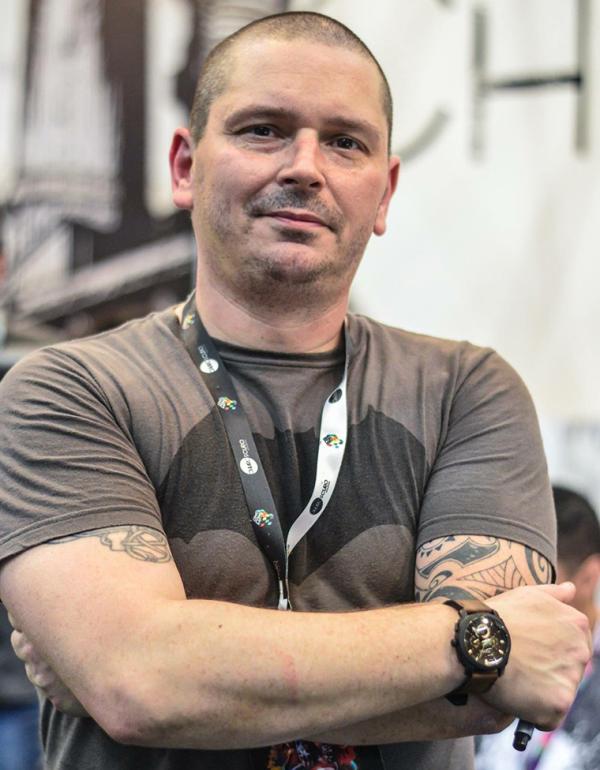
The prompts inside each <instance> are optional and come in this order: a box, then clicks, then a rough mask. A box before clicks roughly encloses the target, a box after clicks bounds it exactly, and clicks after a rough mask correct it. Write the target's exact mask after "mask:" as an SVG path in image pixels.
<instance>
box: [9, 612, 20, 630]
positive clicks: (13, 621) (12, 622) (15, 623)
mask: <svg viewBox="0 0 600 770" xmlns="http://www.w3.org/2000/svg"><path fill="white" fill-rule="evenodd" d="M8 622H9V623H10V624H11V626H12V627H13V628H14V629H15V631H20V630H21V629H20V628H19V624H18V623H17V621H16V620H15V619H14V617H13V616H12V615H11V614H10V612H9V613H8Z"/></svg>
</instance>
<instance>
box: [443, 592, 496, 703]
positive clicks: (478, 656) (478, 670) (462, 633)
mask: <svg viewBox="0 0 600 770" xmlns="http://www.w3.org/2000/svg"><path fill="white" fill-rule="evenodd" d="M445 604H446V605H448V606H450V607H452V608H453V609H454V610H456V611H457V612H458V619H457V620H456V622H455V625H454V637H453V639H452V640H451V646H452V647H453V648H454V651H455V653H456V658H457V660H458V662H459V663H460V665H461V666H462V667H463V671H464V675H463V681H462V683H461V684H460V685H459V686H458V687H456V688H454V689H453V690H451V691H450V692H449V693H448V694H447V695H446V697H447V699H448V700H449V701H450V702H451V703H453V704H454V705H457V706H462V705H465V704H466V702H467V698H468V695H469V694H471V693H473V694H477V695H481V694H483V693H486V692H488V690H490V688H491V687H492V686H493V685H494V684H495V682H496V681H497V680H498V678H499V677H500V676H502V674H503V673H504V669H505V668H506V664H507V663H508V658H509V654H510V646H511V643H510V634H509V632H508V629H507V628H506V626H505V624H504V622H503V620H502V618H501V617H500V615H499V614H498V613H497V612H496V610H494V609H492V608H491V607H490V606H489V605H487V604H485V603H484V602H482V601H480V600H477V599H473V600H452V599H449V600H447V601H446V602H445Z"/></svg>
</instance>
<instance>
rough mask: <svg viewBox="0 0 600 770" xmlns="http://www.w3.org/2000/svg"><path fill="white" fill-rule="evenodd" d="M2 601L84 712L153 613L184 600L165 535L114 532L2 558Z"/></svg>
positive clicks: (127, 529)
mask: <svg viewBox="0 0 600 770" xmlns="http://www.w3.org/2000/svg"><path fill="white" fill-rule="evenodd" d="M0 597H1V598H2V601H3V602H4V604H5V605H6V607H7V609H8V610H9V612H10V613H11V615H12V616H13V617H14V619H15V622H16V623H17V624H18V626H19V627H20V628H21V629H22V630H23V631H24V632H25V634H26V635H27V637H29V639H30V640H31V641H32V642H33V644H34V645H35V647H36V648H37V650H38V652H39V653H40V654H41V656H42V657H43V658H44V659H45V660H46V661H47V662H48V663H49V664H50V665H51V666H52V667H53V668H54V669H55V671H56V672H57V673H58V675H59V676H60V677H61V678H62V679H63V681H64V682H65V683H66V684H67V685H68V686H69V687H70V688H71V689H72V690H73V692H74V693H75V694H76V695H77V696H78V697H79V698H80V699H83V702H84V704H85V705H86V707H87V706H89V698H90V697H92V695H93V693H94V692H97V691H98V688H102V687H103V686H106V684H107V683H108V680H109V679H110V678H111V676H113V666H114V667H115V670H117V669H118V665H117V664H118V662H119V661H122V660H123V656H124V655H125V654H126V651H127V648H128V647H131V646H132V645H136V644H138V643H139V642H140V640H142V639H143V636H144V628H146V627H147V625H148V622H149V618H150V617H151V614H152V612H153V609H154V608H155V607H159V605H160V604H161V603H163V602H164V601H165V600H178V599H185V592H184V588H183V584H182V581H181V578H180V576H179V573H178V571H177V569H176V566H175V564H174V562H173V559H172V556H171V553H170V549H169V546H168V542H167V539H166V537H165V536H164V534H163V533H162V532H160V531H159V530H155V529H151V528H149V527H141V526H117V527H108V528H104V529H98V530H93V531H87V532H82V533H79V534H76V535H73V536H70V537H65V538H60V539H58V540H54V541H50V542H49V543H46V544H44V545H39V546H36V547H34V548H31V549H30V550H28V551H25V552H24V553H22V554H19V555H18V556H15V557H13V558H12V559H10V560H8V561H7V562H6V563H5V565H4V566H3V567H2V570H1V571H0ZM86 700H87V702H86Z"/></svg>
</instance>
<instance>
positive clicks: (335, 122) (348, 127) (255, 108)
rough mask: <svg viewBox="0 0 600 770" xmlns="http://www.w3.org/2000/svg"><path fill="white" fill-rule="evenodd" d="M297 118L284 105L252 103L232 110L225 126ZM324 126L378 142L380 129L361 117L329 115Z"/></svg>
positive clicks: (232, 126)
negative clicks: (360, 135)
mask: <svg viewBox="0 0 600 770" xmlns="http://www.w3.org/2000/svg"><path fill="white" fill-rule="evenodd" d="M297 119H298V115H297V113H295V112H294V111H293V110H289V109H287V108H285V107H274V106H272V105H263V104H253V105H250V106H248V107H241V108H240V109H238V110H234V111H233V112H231V113H230V114H229V115H227V116H226V118H225V128H226V129H227V130H232V129H234V128H235V127H239V126H240V124H243V123H245V122H246V121H254V120H285V121H289V122H293V121H294V120H297ZM325 126H326V127H327V129H328V130H331V131H340V132H347V133H350V134H363V135H364V136H365V137H366V138H367V139H368V140H369V141H370V142H371V143H372V144H379V142H380V140H381V131H380V130H379V129H378V128H377V126H376V125H375V124H374V123H371V122H370V121H368V120H363V119H362V118H349V117H346V116H344V115H331V116H329V117H328V118H327V119H326V120H325Z"/></svg>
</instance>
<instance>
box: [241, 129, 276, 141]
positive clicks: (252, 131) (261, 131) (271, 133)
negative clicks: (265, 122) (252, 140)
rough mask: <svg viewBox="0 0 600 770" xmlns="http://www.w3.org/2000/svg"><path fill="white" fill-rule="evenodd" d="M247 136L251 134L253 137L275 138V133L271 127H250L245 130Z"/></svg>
mask: <svg viewBox="0 0 600 770" xmlns="http://www.w3.org/2000/svg"><path fill="white" fill-rule="evenodd" d="M243 133H245V134H251V135H252V136H266V137H267V138H268V137H271V136H274V131H273V129H272V128H271V126H249V127H248V128H246V129H245V130H244V132H243Z"/></svg>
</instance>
